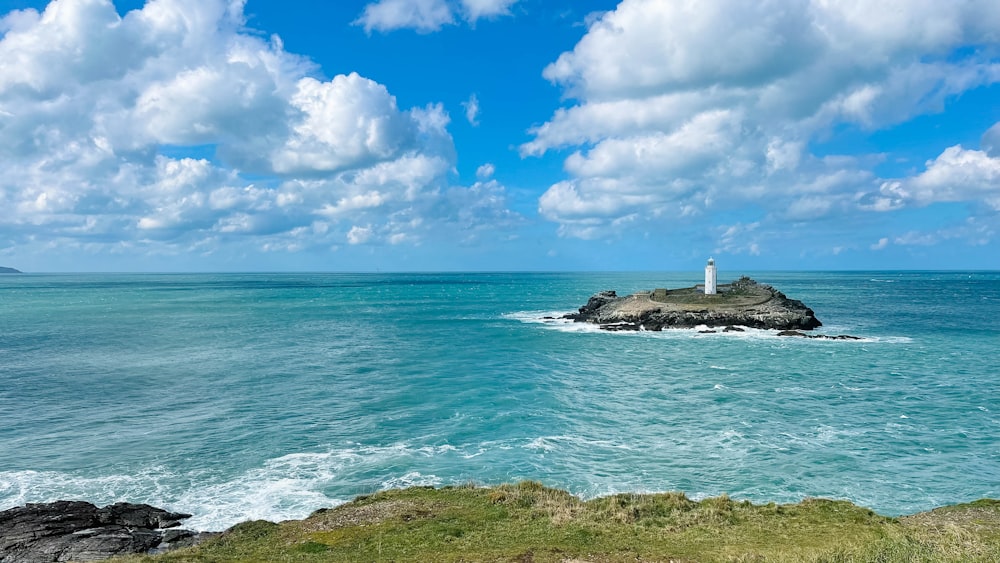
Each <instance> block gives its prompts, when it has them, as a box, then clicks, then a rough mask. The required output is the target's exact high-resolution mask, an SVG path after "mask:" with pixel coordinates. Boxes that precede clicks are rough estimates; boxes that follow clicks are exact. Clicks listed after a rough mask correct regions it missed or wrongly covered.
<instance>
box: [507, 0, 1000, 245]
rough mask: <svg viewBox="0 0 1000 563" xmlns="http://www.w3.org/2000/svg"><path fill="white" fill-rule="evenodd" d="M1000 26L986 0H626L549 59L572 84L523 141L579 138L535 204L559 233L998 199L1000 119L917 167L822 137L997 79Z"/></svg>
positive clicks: (553, 144)
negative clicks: (723, 214) (831, 148)
mask: <svg viewBox="0 0 1000 563" xmlns="http://www.w3.org/2000/svg"><path fill="white" fill-rule="evenodd" d="M998 28H1000V7H998V5H997V4H996V3H995V2H991V1H988V0H970V1H968V2H963V3H961V4H954V3H940V2H932V1H930V0H918V1H914V2H889V3H875V4H872V3H867V2H854V1H838V2H830V1H827V0H803V1H801V2H792V3H789V2H782V1H779V0H765V1H764V2H757V3H750V2H742V1H739V0H708V1H704V2H697V3H692V2H668V1H664V0H623V1H622V2H621V3H620V4H619V5H618V6H617V8H616V9H614V10H612V11H610V12H607V13H605V14H602V15H600V16H598V17H596V18H594V19H593V20H591V21H590V22H589V28H588V31H587V33H586V35H585V36H584V37H583V38H582V39H581V40H580V41H579V42H578V43H577V45H576V46H575V47H574V48H573V49H572V50H571V51H568V52H566V53H563V54H562V55H560V56H559V57H558V58H557V60H556V61H555V62H553V63H552V64H550V65H549V66H548V67H546V68H545V70H544V72H543V75H544V77H545V78H547V79H549V80H550V81H552V82H554V83H555V84H557V85H559V86H561V87H562V88H563V89H564V91H565V93H566V95H567V96H568V97H569V98H570V99H571V100H572V101H571V103H570V105H568V107H565V108H561V109H559V110H557V111H556V112H555V113H554V114H553V115H552V117H551V119H550V120H549V121H548V122H546V123H543V124H542V125H540V126H538V127H535V128H533V129H532V130H531V131H530V133H531V134H532V136H533V138H532V139H531V140H530V141H529V142H527V143H525V144H523V145H522V146H521V153H522V155H524V156H530V155H535V156H538V155H543V154H545V153H547V152H548V151H551V150H557V149H566V148H571V149H575V150H572V151H571V152H570V154H569V156H567V157H566V159H565V169H566V172H567V173H568V176H569V177H568V178H567V179H565V180H563V181H560V182H557V183H555V184H553V185H552V186H551V187H550V188H549V190H548V191H547V192H546V193H545V194H543V195H542V196H541V198H540V199H539V210H540V212H541V213H542V215H543V216H545V217H546V218H548V219H550V220H552V221H555V222H557V223H559V225H560V232H561V233H563V234H566V235H570V236H584V237H594V236H609V235H615V234H617V233H619V232H620V229H622V228H633V226H638V225H645V224H647V223H655V222H659V221H662V220H663V219H664V218H667V217H672V218H675V219H678V218H680V219H682V218H685V217H688V218H692V217H703V216H705V214H706V213H710V212H712V211H716V210H725V209H734V208H737V207H739V208H744V209H745V208H747V206H753V208H756V209H759V210H760V215H761V217H762V219H763V220H765V221H770V222H780V221H789V220H791V221H814V220H818V219H822V218H826V217H830V216H834V215H839V214H845V213H851V212H854V211H856V210H858V209H859V208H861V209H877V210H894V209H899V208H900V207H901V206H903V205H906V204H910V203H915V202H918V201H923V202H930V201H965V200H969V201H985V202H986V203H987V204H988V205H989V204H990V202H992V201H995V200H994V199H993V198H995V197H996V193H995V191H994V188H993V187H991V186H994V185H995V176H994V175H993V174H994V165H995V163H994V162H993V160H992V159H993V158H995V156H996V154H995V153H992V152H990V151H995V150H996V149H995V148H994V147H996V146H997V145H998V142H997V139H998V138H1000V137H998V134H997V133H996V132H995V131H992V130H991V132H989V133H987V134H986V135H985V136H984V139H983V147H984V151H981V152H980V151H977V152H978V154H969V151H963V152H962V154H951V153H948V154H943V155H942V157H940V158H939V159H937V160H936V161H935V162H934V163H929V164H928V170H927V172H926V173H925V174H923V175H922V176H921V177H920V178H914V179H909V180H905V181H898V180H886V181H880V180H879V179H878V178H876V177H875V174H873V173H872V172H871V170H872V167H873V165H874V163H875V162H877V159H875V158H870V159H866V158H864V157H858V158H852V157H839V156H837V155H831V156H823V157H819V156H817V155H814V154H812V153H811V152H810V150H809V147H810V146H811V144H812V143H814V142H816V141H821V140H822V139H823V137H824V136H825V135H826V134H827V133H828V132H829V131H831V130H832V129H833V128H835V127H838V126H841V125H843V124H847V125H849V126H853V127H857V128H860V129H862V130H870V129H879V128H885V127H889V126H892V125H895V124H898V123H901V122H904V121H906V120H909V119H911V118H912V117H914V116H916V115H920V114H925V113H929V112H936V111H941V110H942V108H943V107H944V102H945V100H947V99H949V98H950V97H953V96H955V95H958V94H961V93H962V92H965V91H967V90H969V89H972V88H976V87H979V86H982V85H988V84H994V83H998V82H1000V63H997V61H996V59H995V57H994V56H993V55H991V53H995V48H994V47H995V46H996V45H997V43H998V41H1000V36H998V35H997V33H996V29H998ZM968 46H986V47H983V48H977V49H966V47H968ZM959 178H962V182H964V183H962V184H961V185H959V183H957V181H958V179H959ZM991 182H993V183H992V184H991ZM879 184H884V188H883V190H881V191H879V190H878V186H879ZM893 190H897V191H900V193H894V192H893ZM903 192H905V194H904V193H903ZM997 200H998V201H1000V198H997ZM643 228H645V227H643Z"/></svg>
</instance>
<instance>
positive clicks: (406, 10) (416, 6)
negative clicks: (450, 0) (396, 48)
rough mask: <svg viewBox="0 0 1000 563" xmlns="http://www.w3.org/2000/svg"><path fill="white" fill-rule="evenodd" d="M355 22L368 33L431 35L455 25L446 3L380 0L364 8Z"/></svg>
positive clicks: (436, 1)
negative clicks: (400, 32) (445, 27)
mask: <svg viewBox="0 0 1000 563" xmlns="http://www.w3.org/2000/svg"><path fill="white" fill-rule="evenodd" d="M354 23H355V25H361V26H363V27H364V28H365V31H366V32H368V33H371V32H372V30H375V31H380V32H382V33H386V32H389V31H393V30H396V29H404V28H408V29H413V30H416V31H417V32H419V33H430V32H433V31H438V30H439V29H441V28H442V27H444V26H446V25H450V24H453V23H455V17H454V15H453V14H452V11H451V7H450V6H448V4H447V2H445V0H379V1H378V2H373V3H371V4H368V5H367V6H365V10H364V12H363V13H362V14H361V17H359V18H358V19H357V20H356V21H355V22H354Z"/></svg>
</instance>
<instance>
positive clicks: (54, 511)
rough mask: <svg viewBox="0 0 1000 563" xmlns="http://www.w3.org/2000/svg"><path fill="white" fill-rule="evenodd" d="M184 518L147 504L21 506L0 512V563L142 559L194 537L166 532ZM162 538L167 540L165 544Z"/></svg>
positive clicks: (193, 535) (191, 533)
mask: <svg viewBox="0 0 1000 563" xmlns="http://www.w3.org/2000/svg"><path fill="white" fill-rule="evenodd" d="M190 517H191V515H190V514H181V513H177V512H168V511H166V510H162V509H159V508H155V507H152V506H149V505H148V504H130V503H117V504H112V505H109V506H105V507H104V508H98V507H96V506H94V505H93V504H90V503H89V502H80V501H57V502H52V503H46V504H27V505H25V506H22V507H18V508H12V509H10V510H4V511H3V512H0V563H22V562H24V563H29V562H30V563H41V562H50V561H51V562H55V561H97V560H101V559H107V558H109V557H114V556H116V555H125V554H133V553H148V552H150V551H151V550H153V549H154V548H157V547H158V546H162V545H163V544H165V543H166V544H167V546H168V547H170V546H171V544H172V543H177V542H180V541H183V540H190V539H191V538H193V537H195V536H198V535H200V534H196V533H194V532H188V531H184V530H171V531H169V532H166V533H165V532H163V531H162V529H163V528H173V527H176V526H179V525H180V521H181V520H183V519H185V518H190ZM166 534H171V539H170V540H169V541H165V538H166Z"/></svg>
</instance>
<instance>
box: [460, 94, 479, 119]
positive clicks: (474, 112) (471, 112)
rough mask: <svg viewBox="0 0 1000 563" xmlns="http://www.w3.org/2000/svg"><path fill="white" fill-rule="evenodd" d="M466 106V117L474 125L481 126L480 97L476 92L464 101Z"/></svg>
mask: <svg viewBox="0 0 1000 563" xmlns="http://www.w3.org/2000/svg"><path fill="white" fill-rule="evenodd" d="M462 107H464V108H465V119H466V120H468V122H469V124H470V125H472V126H473V127H478V126H479V97H478V96H476V95H475V94H473V95H471V96H469V99H468V101H465V102H462Z"/></svg>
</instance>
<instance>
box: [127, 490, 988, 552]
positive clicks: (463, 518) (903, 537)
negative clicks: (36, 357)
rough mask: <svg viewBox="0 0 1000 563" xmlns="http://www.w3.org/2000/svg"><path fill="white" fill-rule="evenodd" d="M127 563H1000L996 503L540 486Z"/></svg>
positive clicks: (443, 496) (239, 535) (408, 505)
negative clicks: (749, 498) (899, 509)
mask: <svg viewBox="0 0 1000 563" xmlns="http://www.w3.org/2000/svg"><path fill="white" fill-rule="evenodd" d="M121 561H129V562H137V561H143V562H162V563H166V562H226V561H260V562H265V561H267V562H286V561H287V562H299V561H302V562H308V561H317V562H318V561H420V562H423V561H435V562H437V561H440V562H459V561H463V562H464V561H514V562H547V561H551V562H567V563H568V562H572V563H578V562H583V561H588V562H624V561H632V562H635V561H678V562H680V561H706V562H708V561H724V562H744V563H749V562H764V561H777V562H784V561H788V562H791V561H807V562H816V563H820V562H830V563H847V562H880V563H894V562H900V563H902V562H906V563H910V562H913V561H927V562H931V561H933V562H938V561H945V562H948V561H954V562H959V561H961V562H966V561H972V562H975V561H982V562H986V561H1000V502H998V501H986V500H984V501H978V502H976V503H971V504H967V505H960V506H954V507H947V508H943V509H938V510H935V511H931V512H928V513H923V514H919V515H915V516H909V517H904V518H899V519H895V518H887V517H884V516H880V515H878V514H875V513H874V512H872V511H871V510H868V509H865V508H860V507H857V506H855V505H853V504H851V503H849V502H845V501H831V500H822V499H809V500H805V501H803V502H801V503H798V504H787V505H776V504H767V505H754V504H751V503H749V502H739V501H734V500H732V499H729V498H728V497H725V496H722V497H719V498H710V499H706V500H703V501H700V502H695V501H692V500H690V499H688V498H687V497H686V496H684V495H683V494H681V493H665V494H648V495H637V494H626V495H615V496H610V497H604V498H598V499H594V500H591V501H586V502H585V501H582V500H580V499H578V498H576V497H574V496H572V495H570V494H569V493H566V492H564V491H559V490H555V489H549V488H546V487H543V486H542V485H541V484H539V483H535V482H531V481H526V482H522V483H519V484H516V485H502V486H499V487H491V488H481V487H475V486H472V485H469V486H464V487H445V488H442V489H433V488H411V489H405V490H394V491H385V492H380V493H376V494H374V495H370V496H365V497H359V498H358V499H356V500H355V501H354V502H351V503H348V504H345V505H342V506H339V507H337V508H333V509H329V510H320V511H317V512H315V513H314V514H312V515H311V516H310V517H308V518H306V519H305V520H299V521H290V522H283V523H281V524H273V523H270V522H262V521H257V522H247V523H244V524H239V525H237V526H235V527H233V528H231V529H230V530H229V531H228V532H226V533H225V534H223V535H222V536H220V537H218V538H216V539H214V540H211V541H208V542H206V543H204V544H202V545H199V546H196V547H194V548H189V549H186V550H180V551H176V552H172V553H168V554H165V555H161V556H157V557H132V558H127V559H123V560H121Z"/></svg>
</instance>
